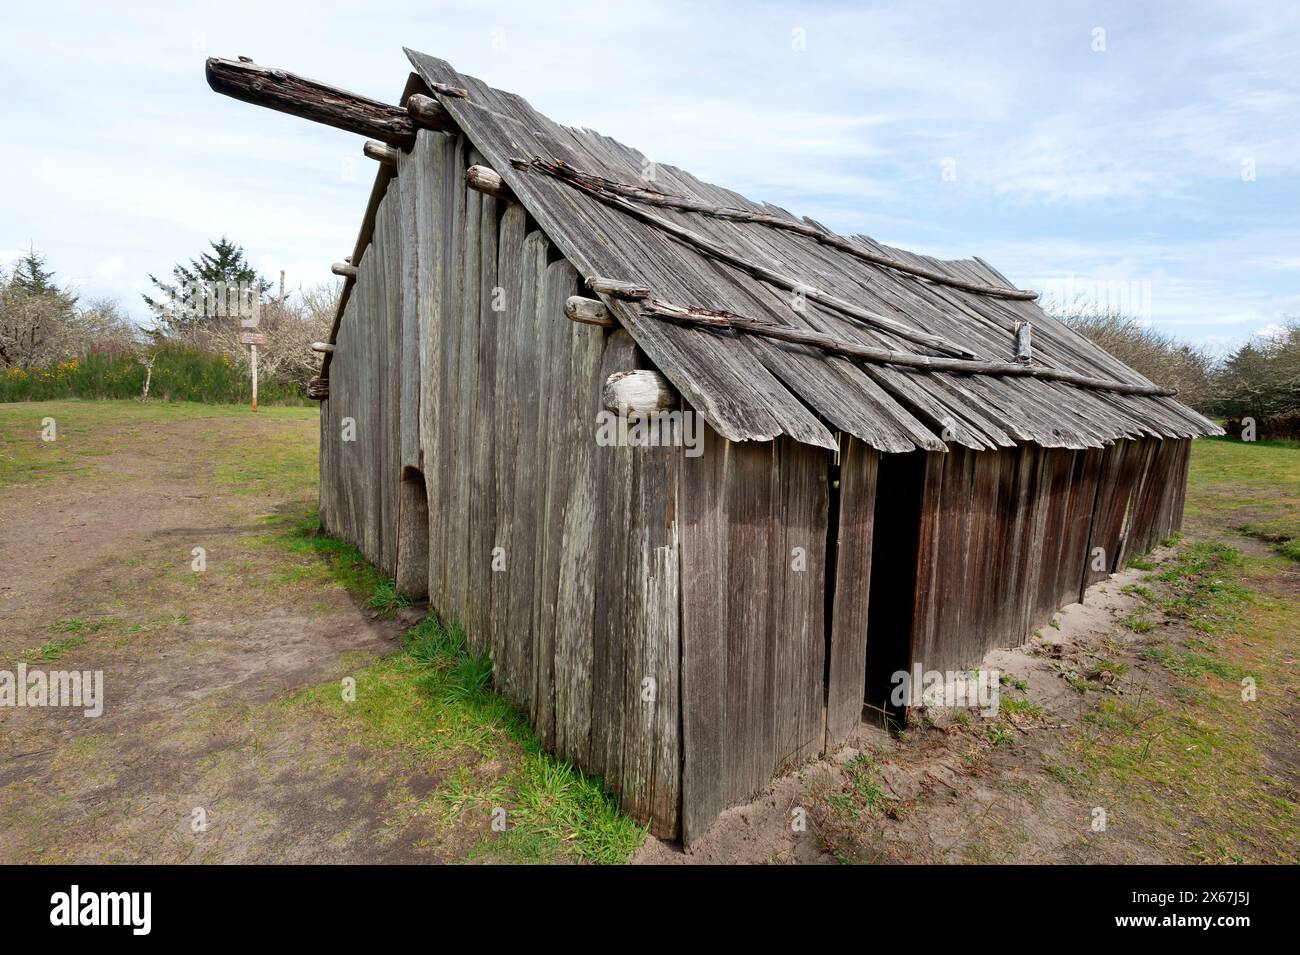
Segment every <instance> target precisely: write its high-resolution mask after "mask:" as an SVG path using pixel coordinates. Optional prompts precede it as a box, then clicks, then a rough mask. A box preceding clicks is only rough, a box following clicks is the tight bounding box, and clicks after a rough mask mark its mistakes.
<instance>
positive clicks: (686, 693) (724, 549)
mask: <svg viewBox="0 0 1300 955" xmlns="http://www.w3.org/2000/svg"><path fill="white" fill-rule="evenodd" d="M704 436H705V437H704V454H702V455H700V456H699V457H686V456H683V458H682V462H681V463H682V481H681V484H680V485H679V493H680V496H681V500H680V502H679V507H678V510H679V513H680V514H681V577H682V598H681V601H682V632H681V646H682V661H681V687H682V693H681V699H682V704H681V705H682V750H683V761H682V838H683V840H684V841H685V843H686V845H687V846H689V845H690V844H691V841H692V840H693V839H697V838H699V837H700V836H702V835H703V834H704V832H705V830H706V829H707V828H708V827H709V825H710V824H712V822H713V820H714V819H716V818H717V815H718V813H720V812H721V811H722V810H723V808H724V803H723V787H724V779H723V772H724V768H725V758H724V752H723V751H724V747H725V746H727V745H728V740H727V729H726V727H727V712H726V703H725V701H726V698H727V687H726V681H727V641H726V633H727V617H728V612H729V603H730V592H729V590H728V588H727V587H726V586H725V584H724V583H723V582H724V581H725V580H726V579H727V575H728V569H727V563H728V558H729V552H728V551H729V541H728V537H727V534H726V508H727V491H728V481H729V476H730V472H731V470H732V469H731V466H730V458H731V455H732V454H733V452H734V448H735V445H733V444H731V443H730V442H728V441H726V440H724V439H723V438H721V437H720V436H719V435H718V434H717V432H715V431H713V429H711V428H708V427H705V429H704ZM597 633H598V638H599V633H600V632H599V631H597Z"/></svg>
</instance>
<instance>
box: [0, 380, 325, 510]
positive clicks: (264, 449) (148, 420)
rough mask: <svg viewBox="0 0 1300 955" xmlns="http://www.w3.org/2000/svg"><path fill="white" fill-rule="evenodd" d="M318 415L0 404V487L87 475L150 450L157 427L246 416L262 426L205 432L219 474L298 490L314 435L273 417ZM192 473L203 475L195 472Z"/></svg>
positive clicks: (185, 406)
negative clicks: (235, 434) (119, 456)
mask: <svg viewBox="0 0 1300 955" xmlns="http://www.w3.org/2000/svg"><path fill="white" fill-rule="evenodd" d="M313 404H314V403H313ZM317 414H318V411H317V409H316V408H314V407H306V408H298V407H268V408H264V409H262V410H261V411H259V412H258V413H257V415H256V416H254V415H253V413H252V411H250V410H249V409H248V408H245V407H239V406H237V405H210V404H197V403H193V402H181V401H173V402H163V401H152V400H150V401H83V400H72V401H39V402H18V403H14V404H0V487H3V486H6V485H27V484H35V483H39V482H43V481H47V480H50V479H52V478H56V477H68V476H71V475H76V474H80V473H87V472H90V471H92V470H94V469H95V468H97V467H98V466H99V459H101V458H103V457H105V456H107V455H110V454H114V453H122V452H126V453H129V452H131V451H132V449H133V448H134V447H140V446H144V447H146V448H147V449H148V451H149V452H155V451H156V449H157V448H158V447H159V442H160V441H165V440H166V435H165V434H163V433H162V432H161V430H160V428H159V427H158V426H159V425H163V426H166V425H167V424H170V423H175V422H181V421H196V420H213V421H220V420H221V419H244V420H249V419H251V420H252V421H256V422H257V425H258V427H259V429H263V430H262V431H261V432H260V433H257V434H254V435H250V436H248V437H243V438H233V439H232V438H230V436H229V435H225V434H221V433H214V434H213V435H212V436H211V438H210V441H211V449H212V452H213V456H214V457H216V458H217V461H218V464H217V467H218V471H219V472H220V473H219V477H221V478H223V479H225V480H228V481H230V482H231V483H238V484H240V485H241V486H242V485H244V484H248V485H250V486H253V487H255V488H256V487H263V488H264V487H273V488H284V489H290V488H292V489H295V490H297V491H298V492H299V493H302V492H303V491H304V490H310V489H312V488H313V486H314V484H315V482H316V470H315V468H316V443H317V439H316V433H315V431H310V432H302V430H301V429H299V431H291V430H289V429H285V428H283V427H276V423H277V422H280V421H285V420H294V419H297V420H302V419H305V418H314V417H316V416H317ZM46 419H53V423H54V427H53V438H54V440H52V441H50V440H45V437H46V435H47V434H49V431H48V430H47V420H46ZM300 432H301V433H300ZM241 463H242V467H243V468H244V471H243V475H244V476H243V477H241V476H240V473H241V472H240V469H239V467H238V466H240V465H241ZM223 468H224V470H223ZM196 477H197V478H203V479H206V478H205V477H204V472H203V471H202V470H199V471H197V472H196Z"/></svg>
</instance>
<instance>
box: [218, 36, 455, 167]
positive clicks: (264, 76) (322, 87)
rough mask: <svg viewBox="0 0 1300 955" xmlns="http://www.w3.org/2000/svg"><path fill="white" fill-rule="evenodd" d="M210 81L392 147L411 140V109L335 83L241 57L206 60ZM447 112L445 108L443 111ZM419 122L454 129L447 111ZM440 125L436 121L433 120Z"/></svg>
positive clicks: (244, 96) (254, 101)
mask: <svg viewBox="0 0 1300 955" xmlns="http://www.w3.org/2000/svg"><path fill="white" fill-rule="evenodd" d="M206 72H207V77H208V85H209V86H210V87H212V89H213V90H215V91H216V92H218V93H222V94H224V95H226V96H232V97H234V98H235V99H237V100H242V101H243V102H245V103H252V104H253V105H254V106H265V107H266V108H267V109H274V110H278V111H280V112H281V113H288V114H289V115H290V116H299V117H301V118H302V119H309V120H311V121H312V122H315V123H324V124H325V125H326V126H333V127H334V128H335V129H344V130H347V131H348V132H349V133H357V134H358V135H361V136H370V137H373V138H374V139H378V140H379V141H381V142H384V143H387V144H388V145H390V146H402V147H405V148H407V149H409V148H410V147H411V145H412V144H413V143H414V142H415V131H416V124H415V121H414V120H413V119H412V117H411V114H410V112H408V111H407V110H405V109H403V108H402V107H400V106H391V105H389V104H388V103H381V102H379V101H378V100H373V99H370V98H369V97H366V96H358V95H357V94H356V93H349V92H348V91H347V90H343V89H339V88H338V87H337V86H329V85H327V84H325V83H320V82H317V81H316V80H310V79H307V78H306V77H305V76H298V75H297V74H294V73H289V72H286V71H285V70H273V69H270V68H268V67H265V66H258V65H257V64H256V63H253V62H251V61H244V60H223V59H221V58H219V57H215V56H214V57H210V58H209V59H208V61H207V70H206ZM444 116H445V112H444ZM420 124H421V125H425V126H435V128H438V129H446V130H448V131H450V130H454V129H455V128H456V125H455V123H453V122H452V121H451V117H450V116H445V119H443V118H441V117H434V116H433V114H429V118H427V119H426V118H425V117H421V119H420ZM436 124H440V125H436Z"/></svg>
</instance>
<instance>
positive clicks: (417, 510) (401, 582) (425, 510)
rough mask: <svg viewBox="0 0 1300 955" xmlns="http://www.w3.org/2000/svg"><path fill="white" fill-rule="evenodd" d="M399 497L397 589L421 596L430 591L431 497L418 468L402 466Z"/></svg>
mask: <svg viewBox="0 0 1300 955" xmlns="http://www.w3.org/2000/svg"><path fill="white" fill-rule="evenodd" d="M397 501H398V504H397V575H396V576H397V590H398V593H401V594H404V595H405V596H407V597H411V598H414V599H416V600H421V599H423V598H425V597H427V596H428V595H429V497H428V492H427V491H426V490H425V487H424V474H423V473H421V471H420V469H419V468H412V467H406V468H402V486H401V490H400V491H399V493H398V497H397Z"/></svg>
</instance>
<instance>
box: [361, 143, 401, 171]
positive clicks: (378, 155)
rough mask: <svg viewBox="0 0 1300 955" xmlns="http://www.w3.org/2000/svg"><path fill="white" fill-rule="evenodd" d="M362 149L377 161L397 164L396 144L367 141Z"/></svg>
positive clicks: (389, 164)
mask: <svg viewBox="0 0 1300 955" xmlns="http://www.w3.org/2000/svg"><path fill="white" fill-rule="evenodd" d="M361 151H362V152H363V153H365V154H366V155H367V156H369V157H370V158H371V159H373V160H375V161H376V162H381V163H383V164H384V165H385V166H394V167H396V166H397V148H396V147H395V146H385V145H384V144H383V143H375V142H367V143H366V144H365V145H364V146H362V147H361Z"/></svg>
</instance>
